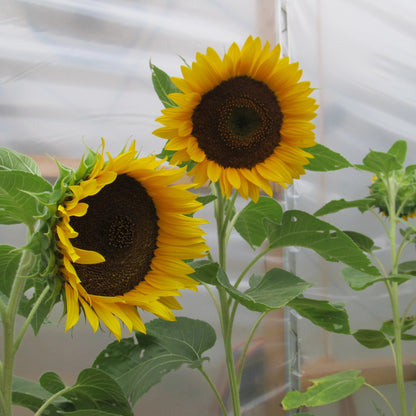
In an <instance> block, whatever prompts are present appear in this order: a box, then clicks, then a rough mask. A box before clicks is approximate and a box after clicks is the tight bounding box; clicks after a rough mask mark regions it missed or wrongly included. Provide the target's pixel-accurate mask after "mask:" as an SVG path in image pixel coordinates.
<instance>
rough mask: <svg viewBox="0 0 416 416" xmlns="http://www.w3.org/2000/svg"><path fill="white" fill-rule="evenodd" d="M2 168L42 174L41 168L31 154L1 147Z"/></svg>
mask: <svg viewBox="0 0 416 416" xmlns="http://www.w3.org/2000/svg"><path fill="white" fill-rule="evenodd" d="M0 170H20V171H23V172H29V173H33V174H34V175H38V176H40V174H41V173H40V169H39V166H38V165H37V164H36V162H35V161H34V160H33V159H31V158H30V157H29V156H26V155H22V154H21V153H18V152H15V151H14V150H11V149H7V148H5V147H0Z"/></svg>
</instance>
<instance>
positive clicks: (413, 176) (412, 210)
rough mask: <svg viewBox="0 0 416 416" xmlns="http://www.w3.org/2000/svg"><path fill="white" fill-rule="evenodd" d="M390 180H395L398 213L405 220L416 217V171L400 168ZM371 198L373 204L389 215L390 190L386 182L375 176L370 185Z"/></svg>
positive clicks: (385, 214)
mask: <svg viewBox="0 0 416 416" xmlns="http://www.w3.org/2000/svg"><path fill="white" fill-rule="evenodd" d="M388 180H390V181H394V182H395V188H396V190H397V191H396V204H395V209H396V212H397V215H398V216H399V217H401V218H403V219H404V220H407V219H408V218H413V217H416V172H415V171H414V170H409V171H408V170H405V169H403V170H398V171H396V172H395V174H394V176H392V177H390V178H389V179H388ZM369 188H370V195H371V199H372V200H373V201H374V202H373V204H374V206H375V207H376V208H378V210H379V211H380V212H381V213H382V214H383V215H384V216H387V217H388V216H389V208H388V203H387V201H388V191H387V187H386V182H385V181H384V180H383V179H382V178H379V177H377V176H376V175H374V176H373V182H372V184H371V185H370V187H369Z"/></svg>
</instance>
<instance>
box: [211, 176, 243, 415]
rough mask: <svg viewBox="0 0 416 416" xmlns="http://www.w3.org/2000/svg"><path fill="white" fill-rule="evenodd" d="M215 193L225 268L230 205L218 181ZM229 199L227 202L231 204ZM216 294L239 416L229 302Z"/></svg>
mask: <svg viewBox="0 0 416 416" xmlns="http://www.w3.org/2000/svg"><path fill="white" fill-rule="evenodd" d="M214 190H215V193H216V195H217V199H216V201H215V202H216V204H215V218H216V221H217V236H218V257H219V264H220V266H221V267H222V268H223V269H224V270H226V262H227V228H228V222H229V221H230V218H231V215H230V213H231V210H232V207H231V206H230V205H229V206H228V210H227V212H225V205H226V198H225V197H224V196H223V195H222V192H221V188H220V186H219V184H218V183H216V184H215V187H214ZM233 203H234V200H233V201H229V204H233ZM217 290H218V295H219V300H220V314H221V315H220V320H221V327H222V336H223V342H224V350H225V361H226V366H227V373H228V381H229V387H230V394H231V399H232V404H233V411H234V413H233V414H234V416H241V410H240V394H239V390H240V388H239V384H238V380H237V373H236V368H235V364H234V353H233V347H232V332H233V321H232V320H231V319H230V304H229V299H228V294H227V292H226V290H225V289H224V288H223V287H220V286H218V287H217Z"/></svg>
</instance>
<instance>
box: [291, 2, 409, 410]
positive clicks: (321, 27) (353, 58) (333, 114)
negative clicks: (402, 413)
mask: <svg viewBox="0 0 416 416" xmlns="http://www.w3.org/2000/svg"><path fill="white" fill-rule="evenodd" d="M287 15H288V19H289V22H288V29H289V34H288V38H289V54H290V56H291V58H293V59H294V60H299V61H301V62H302V66H303V68H304V75H305V77H306V78H307V79H310V80H311V81H312V83H313V85H314V86H315V87H316V88H317V89H318V90H317V91H316V94H317V98H318V101H319V104H320V109H319V117H318V120H317V137H318V140H319V142H320V143H322V144H325V145H326V146H328V147H330V148H332V149H333V150H335V151H337V152H339V153H341V154H343V155H344V156H345V157H346V158H347V159H348V160H350V161H351V162H352V163H361V161H362V159H363V157H364V156H365V155H366V154H367V153H368V151H369V150H370V149H372V150H379V151H386V150H388V148H389V147H390V146H391V145H392V144H393V142H394V141H396V140H398V139H404V140H407V141H408V145H409V146H408V160H407V163H414V162H415V150H416V135H415V132H416V128H415V127H416V123H415V114H416V98H415V97H416V96H415V93H416V49H415V46H416V26H415V24H414V22H415V21H416V20H415V19H416V3H415V2H413V1H406V0H403V1H398V2H390V1H372V0H360V1H358V0H356V1H344V0H316V1H306V2H305V1H289V2H288V13H287ZM370 184H371V174H366V173H357V172H356V171H353V170H352V169H349V170H342V171H339V172H332V173H328V174H308V175H305V176H304V177H303V178H302V179H301V180H300V181H298V182H297V183H296V184H295V187H294V189H292V190H293V195H294V198H295V200H294V204H295V205H296V207H297V208H300V209H304V210H307V211H308V212H311V213H313V212H315V211H316V210H317V209H318V208H319V207H321V206H322V205H323V204H324V203H325V202H327V201H329V200H331V199H339V198H345V199H347V200H353V199H358V198H360V197H363V196H365V195H366V194H367V192H368V189H367V186H368V185H370ZM325 219H326V220H328V221H330V222H332V223H334V224H335V225H336V226H338V227H339V228H341V229H343V230H355V231H359V232H363V233H365V234H367V235H369V236H371V237H372V238H373V239H374V240H375V243H376V245H378V246H383V245H385V243H386V241H385V239H384V238H385V237H384V234H383V230H382V229H381V227H380V224H379V223H378V222H377V221H376V220H375V219H374V218H373V217H372V216H371V215H367V214H364V215H362V214H360V213H359V211H358V210H356V209H355V210H354V209H351V210H345V211H343V212H341V213H338V214H334V215H331V216H327V217H326V218H325ZM382 254H384V253H382ZM385 254H386V256H385V258H386V259H388V258H389V253H388V252H386V253H385ZM294 255H295V259H296V262H295V263H296V272H297V274H298V275H299V276H302V277H303V278H305V279H306V280H310V281H314V282H315V287H314V288H312V289H311V290H310V291H309V294H310V295H311V296H314V297H316V298H321V299H322V298H323V299H329V300H331V301H339V302H346V303H347V310H348V312H349V314H350V320H351V327H352V329H361V328H365V329H367V328H368V329H369V328H373V329H377V328H379V327H380V326H381V323H382V322H383V321H384V320H387V319H389V318H390V317H391V312H390V309H389V307H388V306H387V305H388V304H389V301H388V298H387V294H386V292H385V290H384V287H383V285H374V286H373V287H372V288H371V289H368V290H366V291H363V292H354V291H352V290H350V289H349V288H347V287H346V285H345V283H344V281H343V279H342V277H341V274H340V267H339V265H335V264H333V263H324V262H322V261H321V259H320V258H318V257H317V256H315V255H314V254H313V253H312V252H310V251H308V250H306V249H305V250H297V251H296V252H295V253H294ZM406 255H407V256H408V258H407V259H408V260H410V259H414V256H415V253H414V250H413V251H409V252H407V253H406ZM385 263H386V264H385V265H386V267H387V268H388V261H386V262H385ZM415 289H416V286H415V285H414V284H406V285H403V287H402V293H401V296H402V298H401V299H402V301H403V302H404V301H405V300H409V299H410V298H412V297H413V296H414V293H415ZM406 303H407V302H406ZM298 334H299V337H300V338H299V342H300V350H301V365H300V368H301V370H302V372H303V373H305V372H306V373H309V374H313V375H316V374H317V373H318V374H319V369H321V370H322V371H324V370H323V369H325V367H326V368H327V369H328V368H329V369H331V370H333V371H334V372H335V371H337V370H341V369H346V368H348V365H349V364H348V363H351V364H350V365H358V366H359V365H363V364H364V366H365V365H369V366H371V363H373V362H376V361H377V362H378V363H379V364H380V363H387V362H389V361H387V360H391V357H390V349H389V348H385V349H382V350H367V349H365V348H364V347H362V346H361V345H359V344H358V343H357V342H355V341H354V340H353V339H350V338H349V337H346V336H341V335H334V334H324V333H323V332H321V331H317V330H316V328H313V327H312V325H309V324H308V323H306V322H304V321H303V320H300V321H299V325H298ZM405 347H406V352H405V354H407V355H410V356H412V355H413V357H414V346H413V347H412V346H410V345H405ZM412 348H413V351H412ZM328 363H332V368H330V367H331V366H329V365H328ZM322 375H323V374H322ZM413 387H414V385H413ZM381 389H382V390H383V389H385V391H386V394H387V395H388V397H389V398H390V397H394V389H393V388H383V387H381ZM383 391H384V390H383ZM413 395H414V393H413ZM409 397H412V395H411V394H410V396H409ZM371 400H375V401H376V402H377V405H379V406H380V407H381V408H383V407H382V405H381V404H380V403H379V400H378V399H377V397H376V396H375V395H374V394H373V393H371V392H370V391H369V390H365V389H364V390H363V391H362V392H361V391H360V393H359V394H356V395H355V396H354V398H352V399H348V400H346V401H344V402H343V403H342V404H339V405H335V406H329V407H327V408H324V407H322V408H320V409H318V410H315V409H313V411H312V413H313V414H318V415H334V414H340V415H351V416H355V415H364V414H376V410H375V408H374V406H373V404H372V402H371ZM386 413H387V414H388V413H389V411H387V410H386Z"/></svg>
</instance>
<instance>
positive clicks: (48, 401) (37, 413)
mask: <svg viewBox="0 0 416 416" xmlns="http://www.w3.org/2000/svg"><path fill="white" fill-rule="evenodd" d="M76 387H77V386H71V387H66V388H64V389H62V390H60V391H58V392H57V393H55V394H53V395H52V396H51V397H49V399H48V400H46V401H45V403H43V405H42V406H41V407H39V409H38V410H37V412H36V413H35V414H34V416H41V414H42V412H43V411H44V410H46V409H47V408H48V406H49V405H50V404H52V403H53V402H54V401H55V400H56V399H57V398H58V397H60V396H62V395H64V394H65V393H68V392H69V391H71V390H73V389H74V388H76Z"/></svg>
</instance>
